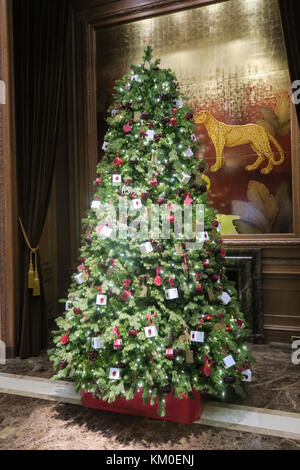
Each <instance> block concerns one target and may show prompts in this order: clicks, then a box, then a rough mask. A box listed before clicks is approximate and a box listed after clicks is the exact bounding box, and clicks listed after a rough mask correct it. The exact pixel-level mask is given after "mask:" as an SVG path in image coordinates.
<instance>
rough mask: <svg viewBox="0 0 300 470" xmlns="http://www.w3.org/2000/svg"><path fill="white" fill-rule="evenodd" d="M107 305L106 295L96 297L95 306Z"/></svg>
mask: <svg viewBox="0 0 300 470" xmlns="http://www.w3.org/2000/svg"><path fill="white" fill-rule="evenodd" d="M106 304H107V295H102V294H100V295H97V299H96V305H106Z"/></svg>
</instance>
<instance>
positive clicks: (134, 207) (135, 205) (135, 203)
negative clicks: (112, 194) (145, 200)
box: [130, 199, 143, 211]
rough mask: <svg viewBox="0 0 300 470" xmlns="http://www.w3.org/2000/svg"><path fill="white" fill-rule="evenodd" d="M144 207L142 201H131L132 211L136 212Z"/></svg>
mask: <svg viewBox="0 0 300 470" xmlns="http://www.w3.org/2000/svg"><path fill="white" fill-rule="evenodd" d="M141 207H143V204H142V201H141V200H140V199H133V200H132V201H130V210H131V211H134V210H137V209H141Z"/></svg>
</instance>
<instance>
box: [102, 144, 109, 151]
mask: <svg viewBox="0 0 300 470" xmlns="http://www.w3.org/2000/svg"><path fill="white" fill-rule="evenodd" d="M107 149H108V142H103V145H102V150H104V151H105V150H107Z"/></svg>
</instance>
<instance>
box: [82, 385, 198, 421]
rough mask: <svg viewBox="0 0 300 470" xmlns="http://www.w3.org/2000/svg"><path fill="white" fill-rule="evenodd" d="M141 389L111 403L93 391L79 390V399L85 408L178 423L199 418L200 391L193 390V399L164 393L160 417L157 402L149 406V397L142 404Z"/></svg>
mask: <svg viewBox="0 0 300 470" xmlns="http://www.w3.org/2000/svg"><path fill="white" fill-rule="evenodd" d="M142 395H143V390H140V391H139V392H136V393H135V396H134V398H132V399H131V400H126V398H125V397H122V398H117V399H116V400H115V401H114V402H113V403H108V402H106V401H103V400H101V399H99V398H94V396H93V393H85V392H84V391H81V400H82V404H83V406H85V407H87V408H97V409H99V410H106V411H114V412H117V413H127V414H130V415H138V416H145V417H147V418H154V419H161V420H164V421H176V422H178V423H193V422H194V421H197V420H198V419H200V416H201V413H202V410H203V404H204V399H203V396H202V395H200V392H198V391H195V390H193V395H194V398H193V399H189V398H187V397H186V396H184V398H182V399H180V398H176V397H174V396H173V391H172V392H171V393H170V394H168V395H166V397H165V400H166V416H164V417H161V416H159V414H158V404H157V400H155V404H154V405H153V406H150V404H149V403H150V399H149V400H148V403H147V405H144V404H143V397H142Z"/></svg>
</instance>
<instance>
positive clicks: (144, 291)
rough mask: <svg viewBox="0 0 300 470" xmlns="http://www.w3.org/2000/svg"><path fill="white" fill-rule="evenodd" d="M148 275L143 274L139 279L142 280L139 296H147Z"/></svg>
mask: <svg viewBox="0 0 300 470" xmlns="http://www.w3.org/2000/svg"><path fill="white" fill-rule="evenodd" d="M146 278H147V276H141V277H139V279H140V280H141V281H142V290H141V292H140V293H139V298H144V297H147V286H145V279H146Z"/></svg>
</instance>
